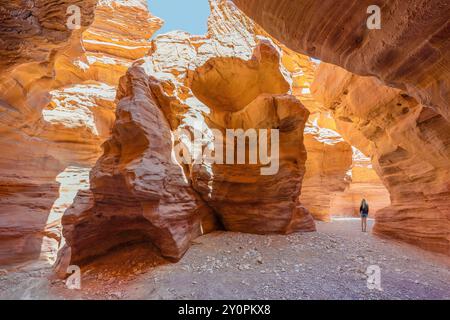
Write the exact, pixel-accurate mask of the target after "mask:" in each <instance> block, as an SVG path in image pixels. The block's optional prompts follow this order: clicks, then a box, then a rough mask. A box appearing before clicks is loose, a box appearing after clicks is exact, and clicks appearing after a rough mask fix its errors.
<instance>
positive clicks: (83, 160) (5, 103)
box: [0, 0, 162, 264]
mask: <svg viewBox="0 0 450 320" xmlns="http://www.w3.org/2000/svg"><path fill="white" fill-rule="evenodd" d="M95 4H96V1H60V2H58V1H56V2H55V1H53V2H51V3H50V2H45V1H35V2H34V4H33V5H31V3H30V4H23V3H22V2H20V3H19V2H17V1H16V2H14V1H13V2H11V1H9V2H8V4H5V6H3V4H2V8H1V10H2V16H1V17H2V24H1V27H0V28H1V29H0V32H1V33H2V39H1V41H2V44H3V46H2V49H3V48H7V49H8V50H5V51H1V53H0V54H1V56H2V62H1V63H2V68H4V69H3V70H2V71H3V73H2V75H1V79H0V110H1V114H0V131H1V138H0V146H1V150H2V154H1V155H0V168H1V171H0V172H1V173H0V194H1V198H0V240H1V241H0V264H10V263H15V262H22V261H32V260H36V259H38V258H42V259H50V260H53V259H54V257H55V256H56V251H57V249H58V247H59V244H60V242H61V240H62V239H61V223H60V219H61V216H62V214H63V213H64V211H65V210H66V209H67V208H68V207H69V206H70V205H71V203H72V201H73V199H74V197H75V195H76V193H77V192H78V190H82V189H89V179H88V176H89V171H90V169H91V168H92V166H93V165H94V164H95V162H96V160H97V159H98V158H99V157H100V156H101V154H102V149H101V147H100V146H101V144H102V143H103V142H104V141H105V140H106V139H107V138H108V137H109V136H110V131H111V126H112V124H113V122H114V118H115V116H114V110H115V103H114V99H115V95H116V86H117V84H118V80H119V78H120V77H121V76H122V75H123V74H125V72H126V70H127V69H128V68H129V66H130V65H131V62H132V61H133V60H134V59H136V58H138V57H139V56H143V55H144V54H145V52H146V51H147V50H148V48H149V47H150V42H149V40H148V38H149V37H150V36H151V34H152V33H153V32H154V31H155V30H157V29H158V28H159V27H160V26H161V24H162V22H161V20H160V19H158V18H155V17H152V16H151V14H150V13H149V12H148V10H147V8H146V2H145V1H132V2H131V1H113V0H111V1H109V0H108V1H100V2H99V4H98V5H97V6H96V7H95ZM69 5H78V6H79V7H80V8H81V24H82V26H81V29H79V30H74V31H70V29H68V28H67V27H66V22H67V19H68V15H67V14H66V11H67V8H68V6H69ZM11 30H14V32H12V31H11Z"/></svg>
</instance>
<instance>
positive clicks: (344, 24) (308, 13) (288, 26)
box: [233, 0, 450, 121]
mask: <svg viewBox="0 0 450 320" xmlns="http://www.w3.org/2000/svg"><path fill="white" fill-rule="evenodd" d="M233 2H234V3H236V5H237V6H238V7H239V8H240V9H242V10H243V11H244V12H245V13H246V14H247V15H248V16H249V17H251V18H252V19H254V20H255V21H256V22H257V23H258V24H259V25H261V26H262V27H263V28H264V29H265V30H266V31H267V32H268V33H270V34H271V35H272V36H274V37H275V38H276V39H278V40H279V41H280V42H282V43H283V44H285V45H286V46H288V47H289V48H290V49H292V50H295V51H297V52H300V53H303V54H306V55H308V56H312V57H316V58H319V59H321V60H322V61H325V62H328V63H333V64H336V65H339V66H341V67H343V68H345V69H346V70H349V71H351V72H354V73H356V74H359V75H362V76H376V77H378V78H379V79H381V80H382V81H383V82H384V83H385V84H387V85H389V86H393V87H396V88H399V89H401V90H404V91H406V92H408V94H409V95H410V96H413V97H414V98H416V100H418V101H419V102H420V103H421V104H422V105H424V106H428V107H431V108H433V109H434V110H435V111H436V112H437V113H439V114H441V115H442V116H443V117H444V118H445V119H447V121H450V108H449V105H448V101H450V80H449V79H450V68H448V65H449V64H450V41H449V37H448V34H449V32H450V31H449V28H450V22H449V19H448V17H449V16H450V5H449V2H448V0H432V1H428V0H414V1H402V0H394V1H392V0H377V1H372V0H361V1H354V0H344V1H339V2H336V1H334V0H325V1H315V0H281V1H272V0H233ZM371 5H378V6H379V7H380V8H381V12H380V13H381V29H373V30H370V29H368V28H367V20H368V18H369V14H368V13H367V11H368V8H369V6H371Z"/></svg>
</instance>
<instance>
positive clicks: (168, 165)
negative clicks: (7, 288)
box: [59, 66, 215, 270]
mask: <svg viewBox="0 0 450 320" xmlns="http://www.w3.org/2000/svg"><path fill="white" fill-rule="evenodd" d="M152 82H153V83H152ZM158 86H159V83H158V82H157V81H155V80H153V79H152V78H149V77H146V76H145V71H144V70H143V69H142V68H140V67H138V66H136V67H133V68H131V69H130V71H129V72H128V73H127V75H126V77H124V78H122V80H121V84H120V88H119V92H118V99H119V100H120V102H119V104H118V106H117V112H116V114H117V119H116V122H115V125H114V129H113V135H112V137H111V138H110V139H109V140H108V141H107V142H106V143H105V145H104V154H103V155H102V157H101V158H100V159H99V160H98V162H97V164H96V166H95V167H94V169H93V170H92V172H91V179H90V182H91V189H90V191H88V192H80V193H79V194H78V197H77V199H76V201H75V203H74V205H73V206H72V207H71V208H70V209H69V210H68V211H67V212H66V214H65V215H64V218H63V226H64V236H65V239H66V242H67V246H66V247H65V248H64V249H63V251H62V253H61V265H60V266H59V267H60V268H61V267H63V266H67V264H68V263H69V262H70V263H80V262H82V261H83V260H84V259H86V258H90V257H92V256H98V255H100V254H102V253H105V252H106V251H107V250H108V249H110V248H112V247H115V246H117V245H118V244H126V243H129V242H132V241H145V240H147V241H151V242H152V243H153V244H155V245H156V246H157V247H158V248H159V249H160V251H161V254H162V255H163V256H164V257H167V258H171V259H174V260H177V259H179V258H180V257H181V256H182V255H183V254H184V252H185V251H186V250H187V248H188V247H189V245H190V241H191V240H192V239H194V238H196V237H198V236H199V235H201V234H203V233H204V232H208V231H209V230H210V229H212V228H214V224H215V221H214V217H213V216H212V214H211V211H210V209H209V208H208V207H207V206H206V205H204V203H203V202H202V201H201V199H200V197H199V196H198V195H197V194H196V193H195V192H194V190H193V189H192V188H191V186H190V184H189V181H188V179H187V178H186V176H185V173H184V171H183V168H182V166H180V165H178V164H177V163H176V161H175V159H174V157H173V152H172V140H173V139H172V132H171V130H170V126H169V123H168V122H167V120H166V118H165V116H164V113H163V111H162V110H161V108H160V106H159V105H158V102H157V100H156V98H155V96H154V94H153V93H152V90H155V91H157V90H160V89H159V87H158ZM62 269H63V270H65V268H62Z"/></svg>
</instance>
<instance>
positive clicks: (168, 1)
mask: <svg viewBox="0 0 450 320" xmlns="http://www.w3.org/2000/svg"><path fill="white" fill-rule="evenodd" d="M147 1H148V7H149V9H150V11H151V13H153V14H154V15H155V16H157V17H160V18H162V19H163V20H164V21H165V24H164V26H163V27H162V28H161V30H159V31H158V32H157V33H156V34H162V33H166V32H169V31H172V30H184V31H187V32H189V33H191V34H199V35H201V34H205V33H206V28H207V26H206V22H207V19H208V16H209V13H210V9H209V3H208V0H147Z"/></svg>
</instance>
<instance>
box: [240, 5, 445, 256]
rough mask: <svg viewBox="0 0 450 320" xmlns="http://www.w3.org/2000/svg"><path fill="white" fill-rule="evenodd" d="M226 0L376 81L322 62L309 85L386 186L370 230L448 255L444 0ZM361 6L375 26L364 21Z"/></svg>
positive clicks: (302, 46) (289, 42)
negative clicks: (385, 202)
mask: <svg viewBox="0 0 450 320" xmlns="http://www.w3.org/2000/svg"><path fill="white" fill-rule="evenodd" d="M233 2H234V3H236V4H237V6H238V7H239V8H241V9H242V10H243V11H244V12H245V13H246V14H248V15H249V16H250V17H251V18H253V19H254V20H255V21H256V22H257V23H259V24H260V25H261V26H262V27H263V28H264V29H265V30H266V31H267V32H268V33H270V34H271V35H272V36H274V37H275V38H276V39H278V40H279V41H281V42H282V43H283V44H285V45H286V46H288V47H289V48H290V49H292V50H295V51H297V52H300V53H304V54H307V55H309V56H313V57H316V58H319V59H321V60H322V61H325V62H329V63H333V64H336V65H339V66H341V67H344V68H345V69H347V70H349V71H350V72H353V73H356V74H358V75H361V76H375V77H377V78H378V79H379V80H381V81H382V83H380V81H377V80H375V79H373V78H361V77H357V76H352V75H351V74H349V73H348V72H347V73H346V72H345V71H342V70H339V69H337V68H333V67H330V66H326V67H325V66H324V67H323V68H324V69H327V71H322V72H321V73H322V76H320V75H319V78H318V79H316V84H317V85H316V88H317V89H316V90H317V91H319V92H320V93H319V96H320V97H319V100H322V102H323V103H324V104H325V105H326V106H327V108H329V109H330V110H332V111H333V113H334V117H335V118H336V119H337V121H338V122H339V125H338V127H339V130H338V131H339V133H341V134H342V135H343V137H344V138H345V139H346V140H347V141H349V142H350V143H351V144H352V145H354V146H356V147H358V148H359V149H361V151H363V152H364V153H365V154H367V155H370V156H371V157H372V161H373V162H374V167H375V169H376V171H377V172H378V174H379V175H380V176H381V179H382V181H383V183H384V184H385V185H386V186H387V188H388V190H389V192H390V194H391V200H392V206H390V207H389V208H387V209H385V210H382V211H381V212H379V214H378V215H377V224H376V226H375V232H377V233H382V234H386V235H390V236H392V237H396V238H399V239H402V240H405V241H408V242H410V243H414V244H417V245H419V246H422V247H424V248H427V249H431V250H435V251H440V252H443V253H446V254H449V252H450V250H449V231H448V230H449V227H450V223H449V215H448V210H447V209H446V208H447V207H448V199H450V198H449V196H448V192H449V187H448V183H447V181H448V163H449V161H448V147H447V145H448V132H449V130H448V126H449V121H450V108H449V104H448V101H449V100H450V96H449V95H450V90H449V79H450V71H449V70H450V69H449V68H448V66H449V65H450V61H449V59H450V53H449V52H450V50H449V48H450V42H449V41H448V34H449V26H450V24H449V20H448V17H449V16H450V5H449V3H448V1H447V0H435V1H422V0H418V1H412V2H404V1H383V0H380V1H375V2H373V1H357V2H356V1H351V0H348V1H340V2H339V3H336V1H331V0H330V1H309V0H295V1H287V0H286V1H271V0H262V1H259V0H233ZM370 5H378V6H379V7H380V8H381V19H382V26H381V29H374V30H370V29H369V28H367V25H366V22H367V19H368V17H369V14H368V13H367V9H368V7H369V6H370ZM319 74H320V73H319ZM362 83H364V84H362ZM383 84H384V85H389V86H391V87H395V88H398V89H400V90H402V92H400V91H399V90H395V89H391V88H389V87H385V86H383ZM348 86H350V87H351V88H349V87H348ZM349 92H352V93H349ZM355 118H357V119H358V120H355Z"/></svg>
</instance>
